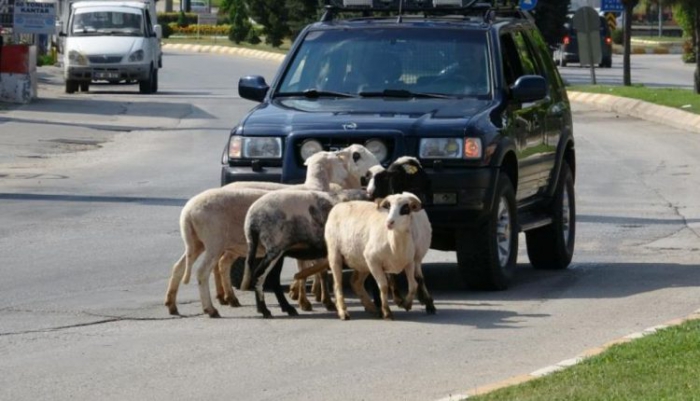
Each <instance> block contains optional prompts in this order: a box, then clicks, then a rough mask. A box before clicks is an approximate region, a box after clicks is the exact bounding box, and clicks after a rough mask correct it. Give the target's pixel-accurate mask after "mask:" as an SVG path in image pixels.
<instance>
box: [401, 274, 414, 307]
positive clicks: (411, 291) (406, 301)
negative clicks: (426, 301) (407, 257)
mask: <svg viewBox="0 0 700 401" xmlns="http://www.w3.org/2000/svg"><path fill="white" fill-rule="evenodd" d="M405 271H406V280H407V281H408V294H407V295H406V299H404V302H403V305H401V306H402V307H403V308H404V309H406V310H407V311H409V310H411V307H412V306H413V298H415V297H416V291H417V290H418V283H417V282H416V267H415V264H414V263H413V262H411V263H409V264H408V266H406V270H405Z"/></svg>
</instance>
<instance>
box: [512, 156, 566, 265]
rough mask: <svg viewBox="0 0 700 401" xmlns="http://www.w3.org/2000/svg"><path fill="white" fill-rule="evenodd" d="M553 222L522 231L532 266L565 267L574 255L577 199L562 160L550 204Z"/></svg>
mask: <svg viewBox="0 0 700 401" xmlns="http://www.w3.org/2000/svg"><path fill="white" fill-rule="evenodd" d="M550 213H551V216H552V224H550V225H547V226H544V227H540V228H537V229H534V230H531V231H527V232H526V233H525V240H526V242H527V255H528V257H529V258H530V263H532V266H533V267H534V268H535V269H548V270H559V269H566V267H567V266H569V263H571V258H572V257H573V255H574V242H575V239H576V200H575V198H574V178H573V175H572V174H571V168H569V165H568V164H567V163H566V162H564V164H563V165H562V168H561V175H560V177H559V182H558V183H557V190H556V192H555V195H554V201H553V202H552V205H551V211H550Z"/></svg>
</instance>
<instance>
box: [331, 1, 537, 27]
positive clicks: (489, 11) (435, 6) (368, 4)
mask: <svg viewBox="0 0 700 401" xmlns="http://www.w3.org/2000/svg"><path fill="white" fill-rule="evenodd" d="M504 3H507V4H504ZM324 8H325V12H324V13H323V16H322V17H321V22H330V21H332V20H333V19H334V17H335V15H336V14H337V13H338V12H343V13H348V12H355V13H361V14H362V16H363V17H371V16H372V15H373V14H374V13H379V14H381V15H386V14H387V13H391V12H393V13H398V22H401V18H402V16H403V14H404V13H421V14H424V15H426V16H427V15H438V16H439V15H465V16H473V15H479V16H483V19H484V22H487V23H491V22H493V21H495V19H496V18H497V17H508V18H523V19H531V17H530V15H529V14H528V13H527V12H526V11H522V10H520V9H519V8H517V7H516V6H515V5H513V4H512V3H511V2H510V1H508V0H491V1H483V0H481V1H480V0H325V7H324Z"/></svg>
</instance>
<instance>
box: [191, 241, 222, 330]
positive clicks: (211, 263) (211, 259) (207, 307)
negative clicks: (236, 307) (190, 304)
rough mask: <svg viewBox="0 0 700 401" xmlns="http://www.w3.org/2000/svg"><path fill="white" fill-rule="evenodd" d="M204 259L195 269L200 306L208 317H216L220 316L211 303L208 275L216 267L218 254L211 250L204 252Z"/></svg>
mask: <svg viewBox="0 0 700 401" xmlns="http://www.w3.org/2000/svg"><path fill="white" fill-rule="evenodd" d="M204 256H205V258H204V261H203V262H202V265H201V266H199V269H197V283H198V285H199V296H200V298H201V300H202V308H203V309H204V313H206V314H207V315H209V317H213V318H217V317H221V315H219V311H217V310H216V308H214V305H213V304H212V303H211V293H210V292H209V276H210V275H211V272H212V270H214V269H215V268H216V265H217V262H218V260H219V255H215V254H213V253H211V251H208V250H207V251H205V252H204Z"/></svg>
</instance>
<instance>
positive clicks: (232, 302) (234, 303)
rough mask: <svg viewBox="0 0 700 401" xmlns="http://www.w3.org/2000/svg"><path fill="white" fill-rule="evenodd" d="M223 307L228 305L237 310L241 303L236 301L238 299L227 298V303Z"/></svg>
mask: <svg viewBox="0 0 700 401" xmlns="http://www.w3.org/2000/svg"><path fill="white" fill-rule="evenodd" d="M224 305H229V306H230V307H232V308H238V307H240V306H241V303H240V302H239V301H238V298H236V297H233V298H229V299H228V301H227V302H226V303H225V304H224Z"/></svg>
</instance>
